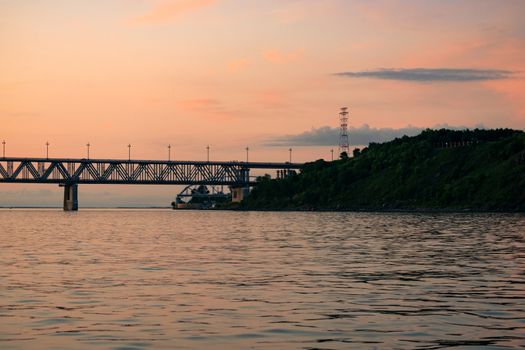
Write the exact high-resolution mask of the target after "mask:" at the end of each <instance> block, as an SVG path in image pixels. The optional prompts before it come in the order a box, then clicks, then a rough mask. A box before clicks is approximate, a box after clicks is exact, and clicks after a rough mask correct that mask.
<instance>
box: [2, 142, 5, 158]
mask: <svg viewBox="0 0 525 350" xmlns="http://www.w3.org/2000/svg"><path fill="white" fill-rule="evenodd" d="M2 156H3V157H4V158H5V140H4V141H2Z"/></svg>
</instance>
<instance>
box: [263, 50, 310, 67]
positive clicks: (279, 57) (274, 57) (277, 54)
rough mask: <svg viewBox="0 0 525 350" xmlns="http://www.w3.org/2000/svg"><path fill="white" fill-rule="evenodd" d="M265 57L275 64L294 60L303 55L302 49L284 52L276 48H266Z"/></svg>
mask: <svg viewBox="0 0 525 350" xmlns="http://www.w3.org/2000/svg"><path fill="white" fill-rule="evenodd" d="M262 55H263V58H264V59H265V60H266V61H268V62H270V63H274V64H286V63H290V62H294V61H296V60H298V59H299V58H301V57H302V55H303V52H302V50H295V51H290V52H283V51H280V50H276V49H271V50H266V51H264V52H263V54H262Z"/></svg>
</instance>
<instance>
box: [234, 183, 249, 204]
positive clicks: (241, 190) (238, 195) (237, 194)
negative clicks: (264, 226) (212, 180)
mask: <svg viewBox="0 0 525 350" xmlns="http://www.w3.org/2000/svg"><path fill="white" fill-rule="evenodd" d="M230 191H231V193H232V202H233V203H240V202H242V200H243V199H244V198H246V197H248V196H249V195H250V187H248V186H246V187H233V186H232V187H230Z"/></svg>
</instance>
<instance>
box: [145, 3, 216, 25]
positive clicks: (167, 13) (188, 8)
mask: <svg viewBox="0 0 525 350" xmlns="http://www.w3.org/2000/svg"><path fill="white" fill-rule="evenodd" d="M216 2H217V0H164V1H162V2H159V3H157V4H156V5H155V6H153V8H152V9H151V10H149V11H148V12H146V13H145V14H143V15H141V16H138V17H136V18H135V22H137V23H141V24H152V23H166V22H170V21H173V20H176V19H178V18H179V17H181V16H182V15H185V14H187V13H190V12H194V11H196V10H198V9H201V8H203V7H207V6H210V5H213V4H215V3H216Z"/></svg>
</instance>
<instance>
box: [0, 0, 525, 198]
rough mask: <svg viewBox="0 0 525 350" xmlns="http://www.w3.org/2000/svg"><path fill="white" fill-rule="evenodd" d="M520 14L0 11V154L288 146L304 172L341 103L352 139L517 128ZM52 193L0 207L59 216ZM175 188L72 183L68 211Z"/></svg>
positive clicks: (373, 1) (524, 112)
mask: <svg viewBox="0 0 525 350" xmlns="http://www.w3.org/2000/svg"><path fill="white" fill-rule="evenodd" d="M523 14H525V1H522V0H494V1H485V0H468V1H466V0H463V1H462V0H425V1H421V0H413V1H408V0H407V1H401V0H366V1H365V0H360V1H358V0H355V1H354V0H323V1H321V0H317V1H310V0H266V1H260V0H242V1H241V0H222V1H221V0H16V1H14V0H0V139H5V140H6V142H7V145H6V146H7V147H6V148H7V155H8V156H42V155H44V154H45V146H44V144H45V142H46V141H49V143H50V144H51V146H50V156H52V157H83V156H84V155H85V149H86V147H85V144H86V143H87V142H90V143H91V144H92V145H93V146H92V148H91V150H92V152H91V153H92V157H97V158H99V157H100V158H126V157H127V147H126V145H127V144H128V143H131V144H132V157H133V158H140V159H148V158H155V159H164V158H166V157H167V145H168V144H171V145H172V146H173V148H172V154H173V158H177V159H196V160H203V159H205V155H206V151H205V146H206V145H207V144H209V145H210V147H211V158H212V159H217V160H219V159H220V160H233V159H243V158H244V157H245V151H244V148H245V147H246V146H249V147H250V150H251V151H250V158H251V160H254V161H259V160H260V161H265V160H272V161H284V160H286V159H287V156H288V153H287V149H288V148H289V147H294V160H296V161H308V160H313V159H317V158H325V159H328V157H329V149H330V148H332V145H337V142H338V141H337V132H336V130H334V129H333V128H336V127H337V124H338V119H337V118H338V110H339V107H341V106H348V107H349V110H350V120H349V124H350V126H351V127H352V128H353V129H351V133H350V139H351V140H352V131H354V132H355V135H356V136H357V134H359V133H361V134H362V133H365V134H366V135H372V136H371V137H381V135H392V134H395V133H396V132H397V133H399V134H403V132H402V131H396V130H397V129H403V130H407V129H408V130H412V129H413V130H418V129H419V128H426V127H439V126H443V125H448V126H452V127H471V128H472V127H476V126H483V127H487V128H496V127H510V128H517V129H523V128H525V80H524V77H525V76H524V74H525V73H524V72H525V21H524V20H523ZM392 129H393V130H392ZM374 135H375V136H374ZM361 136H362V135H361ZM332 139H333V141H331V140H332ZM365 141H366V140H365ZM359 143H363V142H359ZM359 143H357V144H359ZM55 187H56V186H53V187H50V186H27V185H16V186H14V185H13V186H7V185H0V192H1V193H0V197H1V198H0V205H15V204H24V205H28V204H30V203H32V202H31V200H37V201H39V202H38V204H42V205H48V204H49V205H51V204H56V205H59V204H60V203H55V202H56V201H57V198H60V196H61V195H62V192H61V190H60V189H59V188H58V187H56V188H55ZM139 187H140V186H139ZM21 192H23V193H24V194H23V195H21V194H20V193H21ZM176 192H177V191H176V188H173V191H171V190H166V189H165V188H160V189H159V188H152V187H147V188H137V186H135V187H132V186H127V187H125V188H124V189H123V188H120V187H118V186H102V187H99V188H98V187H97V186H83V187H82V186H81V188H80V206H81V207H82V205H83V203H89V204H90V205H99V204H104V203H106V204H107V203H109V202H108V201H105V200H103V199H101V194H102V193H106V194H107V197H108V198H111V200H112V201H113V202H111V204H112V205H113V204H115V205H119V204H122V205H124V204H130V205H131V204H137V205H138V204H145V205H166V204H167V203H166V201H168V203H169V201H171V199H172V197H173V196H174V195H175V194H176ZM21 197H23V198H22V199H20V198H21ZM30 197H33V199H31V198H30ZM35 198H36V199H35ZM58 200H59V199H58Z"/></svg>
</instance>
